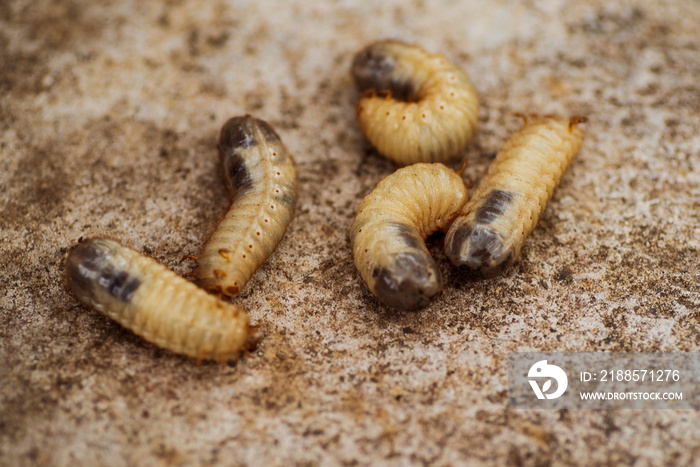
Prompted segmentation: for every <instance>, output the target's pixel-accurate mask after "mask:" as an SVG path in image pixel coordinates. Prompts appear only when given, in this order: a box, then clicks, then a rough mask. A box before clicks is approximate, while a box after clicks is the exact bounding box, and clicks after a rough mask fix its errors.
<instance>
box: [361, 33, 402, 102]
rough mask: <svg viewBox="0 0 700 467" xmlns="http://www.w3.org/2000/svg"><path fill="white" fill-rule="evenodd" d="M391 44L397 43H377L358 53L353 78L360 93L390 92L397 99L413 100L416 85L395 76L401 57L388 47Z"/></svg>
mask: <svg viewBox="0 0 700 467" xmlns="http://www.w3.org/2000/svg"><path fill="white" fill-rule="evenodd" d="M391 42H395V41H379V42H375V43H373V44H370V45H368V46H367V47H365V48H364V49H362V50H361V51H360V52H358V53H357V55H355V59H354V60H353V62H352V68H351V72H352V76H353V78H354V79H355V84H356V85H357V89H359V90H360V91H367V90H370V89H373V90H375V91H377V92H381V91H389V92H390V93H391V96H392V97H394V98H396V99H399V100H411V99H412V98H413V96H414V95H415V92H416V90H415V87H414V85H413V84H412V83H411V82H409V81H405V80H399V79H397V78H396V76H394V70H395V69H396V64H397V61H398V59H399V57H396V56H395V55H394V54H393V53H391V51H390V49H389V48H388V47H387V45H388V44H389V43H391Z"/></svg>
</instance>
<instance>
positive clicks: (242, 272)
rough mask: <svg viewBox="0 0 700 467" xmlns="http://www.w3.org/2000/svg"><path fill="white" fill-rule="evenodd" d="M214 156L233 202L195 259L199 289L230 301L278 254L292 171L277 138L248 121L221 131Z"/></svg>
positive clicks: (289, 212)
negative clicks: (218, 159) (218, 160)
mask: <svg viewBox="0 0 700 467" xmlns="http://www.w3.org/2000/svg"><path fill="white" fill-rule="evenodd" d="M219 155H220V158H221V166H222V169H223V175H224V179H225V181H226V185H227V187H228V189H229V192H230V193H231V196H232V198H233V202H232V204H231V208H230V209H229V211H228V213H227V214H226V216H225V217H224V219H223V220H222V221H221V222H220V223H219V226H218V227H217V229H216V231H215V232H214V234H213V235H212V236H211V238H210V239H209V241H208V242H207V243H206V245H205V246H204V249H203V251H202V254H201V255H200V256H199V257H198V258H197V260H198V262H199V270H198V272H197V275H198V284H199V285H200V286H202V287H203V288H205V289H206V290H208V291H210V292H213V293H222V294H224V295H228V296H235V295H238V293H239V292H240V291H241V290H243V287H244V286H245V284H246V283H247V282H248V280H249V279H250V277H251V276H252V275H253V273H254V272H255V271H256V270H257V269H258V268H259V267H260V265H262V264H263V263H264V262H265V261H266V260H267V258H268V257H269V256H270V255H271V254H272V252H273V251H274V250H275V248H277V245H278V244H279V242H280V240H282V237H283V236H284V233H285V231H286V230H287V226H289V223H290V222H291V221H292V217H293V215H294V207H295V204H296V199H297V181H296V171H295V169H294V160H293V159H292V156H291V155H290V154H289V153H288V152H287V148H285V146H284V144H283V143H282V140H281V139H280V137H279V136H278V135H277V133H275V131H274V130H273V129H272V127H271V126H270V125H269V124H268V123H266V122H264V121H263V120H258V119H255V118H253V117H251V116H250V115H246V116H243V117H234V118H231V119H230V120H228V121H227V122H226V123H225V124H224V125H223V127H222V128H221V134H220V137H219Z"/></svg>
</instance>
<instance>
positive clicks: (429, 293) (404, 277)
mask: <svg viewBox="0 0 700 467" xmlns="http://www.w3.org/2000/svg"><path fill="white" fill-rule="evenodd" d="M466 200H467V190H466V188H465V186H464V182H463V181H462V178H461V176H460V175H458V174H456V173H455V172H454V171H453V170H451V169H448V168H447V167H445V166H444V165H442V164H439V163H436V164H424V163H421V164H415V165H411V166H408V167H404V168H402V169H399V170H397V171H396V172H394V173H393V174H391V175H389V176H388V177H386V178H384V179H383V180H382V181H381V182H379V184H378V185H377V187H376V188H375V189H374V190H373V191H372V192H371V193H370V194H369V195H367V196H366V197H365V199H364V200H363V201H362V203H361V204H360V206H359V207H358V208H357V217H356V218H355V221H354V223H353V224H352V227H351V228H350V241H351V243H352V251H353V256H354V259H355V266H356V267H357V269H358V270H359V271H360V275H361V276H362V279H363V280H364V281H365V283H366V284H367V286H368V287H369V289H370V290H371V291H372V293H373V294H374V295H375V296H376V297H377V298H378V299H379V300H380V301H381V302H382V303H384V304H385V305H387V306H389V307H392V308H398V309H402V310H414V309H417V308H421V307H423V306H426V305H427V304H428V303H429V302H430V300H431V299H432V298H433V297H434V296H435V295H437V294H438V293H440V292H441V291H442V276H441V274H440V270H439V269H438V267H437V264H436V263H435V261H434V260H433V258H432V257H431V256H430V253H429V252H428V249H427V248H426V247H425V239H426V237H427V236H428V235H430V234H431V233H433V232H435V231H436V230H442V229H445V228H446V227H447V226H448V225H449V223H450V222H451V221H452V219H453V216H454V215H455V213H457V212H458V211H459V209H460V208H461V207H462V205H463V204H464V203H465V202H466Z"/></svg>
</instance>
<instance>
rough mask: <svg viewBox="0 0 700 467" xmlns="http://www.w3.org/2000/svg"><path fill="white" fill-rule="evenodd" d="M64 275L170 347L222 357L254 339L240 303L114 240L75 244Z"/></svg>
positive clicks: (79, 291)
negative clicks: (181, 275) (233, 302)
mask: <svg viewBox="0 0 700 467" xmlns="http://www.w3.org/2000/svg"><path fill="white" fill-rule="evenodd" d="M66 279H67V281H68V285H69V288H70V289H71V290H72V291H73V293H74V294H75V296H76V297H77V298H78V300H80V302H82V303H83V304H85V305H87V306H90V307H93V308H95V309H96V310H97V311H99V312H100V313H102V314H104V315H105V316H108V317H109V318H112V319H113V320H115V321H116V322H118V323H119V324H121V325H122V326H124V327H125V328H127V329H130V330H131V331H133V332H134V333H135V334H137V335H139V336H141V337H143V338H144V339H146V340H147V341H149V342H151V343H153V344H155V345H157V346H159V347H162V348H164V349H168V350H171V351H173V352H175V353H179V354H184V355H188V356H190V357H194V358H197V359H210V360H218V361H221V362H223V361H227V360H233V359H235V358H237V357H238V355H239V353H240V352H241V351H243V350H245V349H247V348H249V347H250V346H252V345H253V344H254V342H255V341H256V339H257V336H256V335H255V332H254V328H253V327H251V326H250V325H249V322H248V315H247V314H246V313H245V312H244V311H243V310H242V309H241V308H239V307H237V306H235V305H231V304H229V303H225V302H223V301H222V300H220V299H218V298H216V297H215V296H213V295H210V294H208V293H207V292H205V291H204V290H202V289H200V288H198V287H197V286H196V285H194V284H192V283H191V282H189V281H187V280H186V279H183V278H181V277H180V276H178V275H177V274H175V273H174V272H172V271H170V270H169V269H168V268H166V267H165V266H162V265H161V264H159V263H157V262H156V261H154V260H153V259H151V258H148V257H146V256H143V255H141V254H140V253H138V252H136V251H134V250H132V249H130V248H127V247H125V246H122V245H120V244H119V243H117V242H115V241H113V240H107V239H101V238H94V239H91V240H87V241H84V242H82V243H79V244H78V245H76V246H75V247H74V248H73V249H72V250H71V251H70V253H69V254H68V256H67V259H66Z"/></svg>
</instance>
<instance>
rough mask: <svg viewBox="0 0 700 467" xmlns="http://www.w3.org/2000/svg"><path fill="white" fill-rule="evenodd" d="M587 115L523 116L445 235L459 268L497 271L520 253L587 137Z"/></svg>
mask: <svg viewBox="0 0 700 467" xmlns="http://www.w3.org/2000/svg"><path fill="white" fill-rule="evenodd" d="M584 121H586V119H585V118H584V117H571V118H569V119H564V118H556V117H543V118H539V117H536V116H533V117H532V119H531V120H530V121H528V119H525V126H524V127H523V128H522V129H521V130H519V131H518V132H517V133H515V134H514V135H513V136H512V137H511V138H510V140H509V141H508V142H507V143H506V144H505V146H504V147H503V149H501V150H500V151H499V152H498V154H497V155H496V159H495V160H494V161H493V162H492V163H491V165H490V166H489V168H488V171H487V173H486V175H484V177H483V178H482V179H481V181H480V182H479V185H478V186H477V187H476V189H475V190H474V193H473V194H472V197H471V200H470V201H469V202H468V203H467V204H466V205H465V206H464V208H462V210H461V212H460V215H459V216H458V217H457V219H455V221H454V223H453V224H452V226H450V229H449V230H448V232H447V236H446V237H445V252H446V253H447V256H448V257H449V258H450V261H452V263H453V264H455V265H456V266H468V267H470V268H472V269H478V270H481V271H483V272H495V271H497V270H498V269H500V268H503V267H505V266H507V265H509V264H511V263H512V262H513V261H515V260H516V259H517V258H518V256H519V255H520V250H521V248H522V246H523V242H524V241H525V238H526V237H527V236H528V234H529V233H530V232H531V231H532V229H534V228H535V225H536V224H537V220H538V219H539V216H540V215H541V214H542V212H543V211H544V209H545V207H546V205H547V201H549V199H550V198H551V197H552V193H553V192H554V188H556V186H557V185H559V181H560V180H561V177H562V175H563V174H564V172H565V171H566V169H567V167H568V166H569V164H570V163H571V161H572V160H573V158H574V156H575V155H576V153H577V152H578V150H579V148H580V147H581V143H582V141H583V130H581V128H579V127H578V124H579V123H582V122H584Z"/></svg>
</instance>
